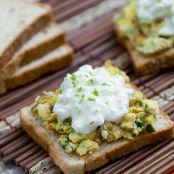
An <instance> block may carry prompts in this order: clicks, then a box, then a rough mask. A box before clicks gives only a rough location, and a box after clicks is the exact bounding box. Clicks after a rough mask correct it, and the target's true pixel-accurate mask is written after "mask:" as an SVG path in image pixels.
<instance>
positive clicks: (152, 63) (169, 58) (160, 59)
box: [113, 18, 174, 75]
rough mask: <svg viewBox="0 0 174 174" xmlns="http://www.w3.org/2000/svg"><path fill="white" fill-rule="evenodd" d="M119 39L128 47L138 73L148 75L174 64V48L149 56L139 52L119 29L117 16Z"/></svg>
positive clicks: (115, 24) (116, 26)
mask: <svg viewBox="0 0 174 174" xmlns="http://www.w3.org/2000/svg"><path fill="white" fill-rule="evenodd" d="M113 23H114V28H115V31H116V35H117V39H118V40H119V41H120V43H121V44H122V45H123V46H124V47H125V48H126V49H127V51H128V53H129V55H130V58H131V60H132V63H133V66H134V69H135V71H136V73H137V74H141V75H146V74H153V73H157V72H158V71H160V70H161V69H164V68H169V67H172V66H174V48H171V49H169V50H166V51H163V52H162V53H159V54H157V55H154V56H151V57H147V56H145V55H143V54H141V53H140V52H138V51H137V50H136V49H135V48H134V47H133V45H132V44H131V42H130V40H129V39H128V38H127V36H126V35H125V34H124V33H123V32H122V31H121V30H120V29H119V27H118V25H117V22H116V21H115V18H114V19H113Z"/></svg>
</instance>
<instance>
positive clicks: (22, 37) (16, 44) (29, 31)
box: [0, 3, 52, 68]
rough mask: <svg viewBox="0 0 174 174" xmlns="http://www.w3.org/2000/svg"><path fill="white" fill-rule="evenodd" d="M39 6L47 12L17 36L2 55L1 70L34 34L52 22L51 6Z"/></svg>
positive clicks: (38, 4)
mask: <svg viewBox="0 0 174 174" xmlns="http://www.w3.org/2000/svg"><path fill="white" fill-rule="evenodd" d="M35 5H37V6H40V7H43V6H44V8H46V9H47V12H46V13H44V14H42V15H41V16H38V17H37V18H36V19H34V20H33V21H32V22H31V23H30V24H28V26H27V27H24V28H23V31H22V32H21V33H20V34H19V35H18V36H16V38H15V39H14V40H12V41H11V42H10V43H9V45H8V46H7V47H6V49H5V50H4V51H3V52H2V53H0V60H1V61H0V68H2V67H3V66H4V65H5V64H6V63H7V62H8V61H9V60H10V59H11V57H12V56H13V55H14V53H15V52H16V51H17V50H19V48H20V47H21V46H22V45H23V44H24V43H25V42H26V41H28V40H29V39H30V38H31V37H32V36H33V35H34V34H36V33H37V32H38V31H39V30H40V29H41V28H43V27H44V26H46V25H47V24H48V23H49V22H50V21H51V20H52V17H51V12H52V9H51V7H50V6H49V5H45V4H41V3H37V4H35Z"/></svg>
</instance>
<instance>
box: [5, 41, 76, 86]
mask: <svg viewBox="0 0 174 174" xmlns="http://www.w3.org/2000/svg"><path fill="white" fill-rule="evenodd" d="M72 57H73V50H72V48H71V47H70V46H69V45H67V44H64V45H62V46H60V47H58V48H56V49H55V50H53V51H51V52H49V53H48V54H46V55H44V56H43V57H41V58H39V59H37V60H35V61H32V62H31V63H29V64H26V65H23V66H22V67H20V68H18V69H17V71H16V72H15V73H14V74H13V75H12V76H11V77H9V78H8V79H6V82H5V83H6V88H7V89H14V88H16V87H18V86H21V85H25V84H27V83H29V82H31V81H33V80H35V79H37V78H38V77H40V76H41V75H43V74H46V73H48V72H53V71H56V70H59V69H61V68H64V67H66V66H68V65H70V64H71V63H72V59H73V58H72Z"/></svg>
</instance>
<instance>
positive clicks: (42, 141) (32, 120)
mask: <svg viewBox="0 0 174 174" xmlns="http://www.w3.org/2000/svg"><path fill="white" fill-rule="evenodd" d="M158 117H159V118H160V119H159V121H158V122H157V123H156V127H157V128H156V132H153V133H143V134H140V135H139V136H137V137H136V138H135V139H133V140H126V139H120V140H118V141H116V142H113V143H111V144H108V143H105V144H103V145H100V147H99V149H98V150H97V151H96V152H94V153H92V154H88V155H85V156H82V157H80V156H78V155H77V154H68V153H66V152H65V151H64V149H63V148H62V146H61V145H60V144H59V142H58V138H59V136H58V135H57V134H56V133H55V132H53V131H51V130H46V129H45V128H44V127H43V126H42V123H41V121H40V119H39V118H37V117H35V116H33V115H32V113H31V112H30V107H25V108H23V109H22V110H21V114H20V120H21V124H22V127H23V129H24V130H25V131H26V132H27V133H28V134H29V135H30V136H31V137H32V138H33V139H34V140H35V141H36V142H37V143H38V144H39V145H41V146H42V147H43V148H44V149H45V150H46V151H47V152H48V153H49V156H50V157H51V158H52V160H53V162H54V163H55V164H56V165H57V166H59V167H60V168H61V169H62V171H63V172H64V173H65V174H83V173H85V171H92V170H94V169H96V168H98V167H100V166H102V165H104V164H106V163H107V162H109V161H110V160H113V159H115V158H118V157H121V156H124V155H126V154H128V153H130V152H133V151H136V150H138V149H140V148H141V147H143V146H145V145H148V144H152V143H157V142H160V141H165V140H166V139H168V138H170V137H172V136H173V122H172V121H170V119H169V118H168V116H167V115H166V114H165V113H163V112H162V111H160V113H159V115H158Z"/></svg>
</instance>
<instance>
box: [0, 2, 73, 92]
mask: <svg viewBox="0 0 174 174" xmlns="http://www.w3.org/2000/svg"><path fill="white" fill-rule="evenodd" d="M0 10H1V15H0V30H1V32H0V94H3V93H5V92H6V91H7V90H8V89H13V88H16V87H18V86H21V85H25V84H27V83H29V82H31V81H33V80H35V79H37V78H38V77H40V76H41V75H43V74H45V73H48V72H52V71H56V70H58V69H61V68H64V67H66V66H68V65H70V64H71V62H72V59H73V49H72V48H71V46H69V45H68V43H67V41H66V33H65V31H64V30H63V29H62V28H61V27H60V26H59V25H58V24H56V23H55V22H54V21H53V19H52V9H51V7H50V6H48V5H46V4H41V3H30V2H27V1H24V0H5V1H4V0H0Z"/></svg>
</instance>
